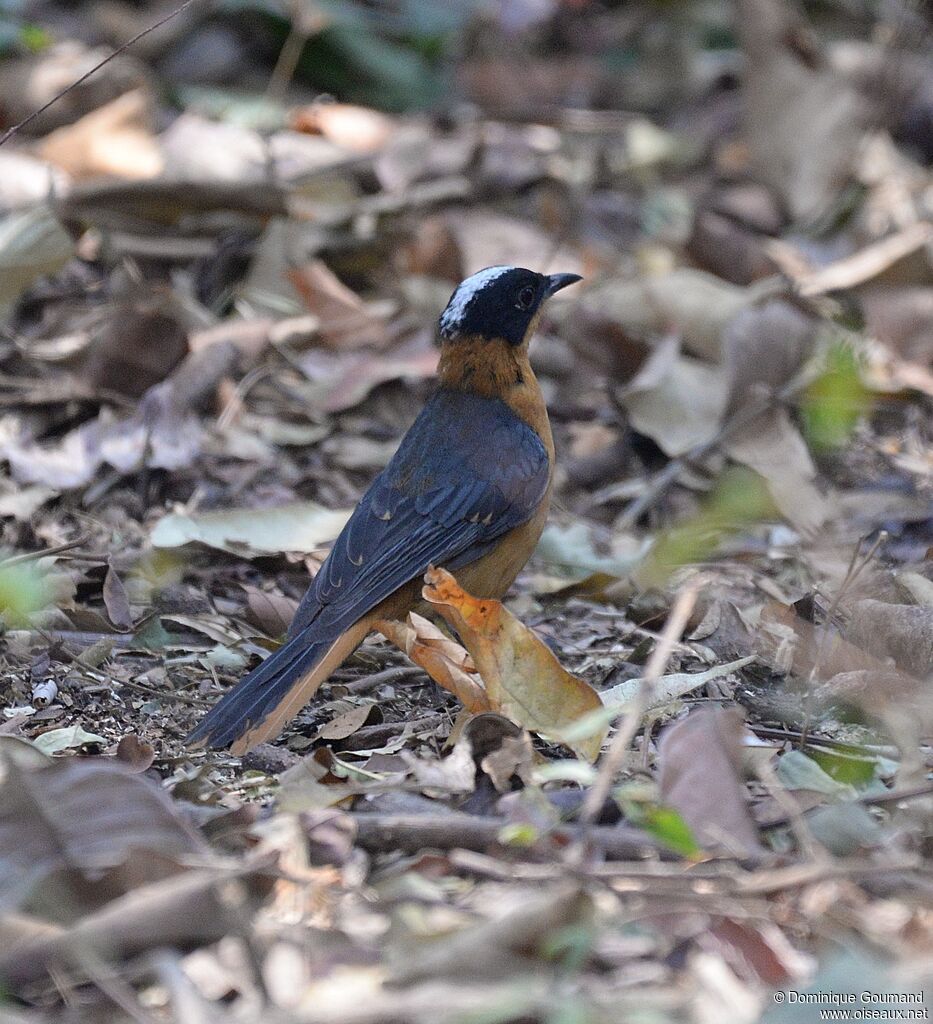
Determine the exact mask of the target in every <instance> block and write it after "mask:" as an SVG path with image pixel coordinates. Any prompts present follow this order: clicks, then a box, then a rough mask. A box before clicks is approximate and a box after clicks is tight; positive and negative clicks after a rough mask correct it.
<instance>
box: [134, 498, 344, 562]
mask: <svg viewBox="0 0 933 1024" xmlns="http://www.w3.org/2000/svg"><path fill="white" fill-rule="evenodd" d="M349 516H350V513H349V512H348V511H343V510H334V509H326V508H323V507H322V506H320V505H317V504H315V503H314V502H311V501H309V502H303V503H298V504H293V505H283V506H281V507H279V508H265V509H230V510H229V511H224V512H203V513H195V514H193V515H186V514H184V513H182V512H176V513H171V514H170V515H167V516H165V517H163V518H162V519H160V520H159V522H158V523H156V526H155V529H154V530H153V531H152V543H153V545H154V546H155V547H157V548H175V547H180V546H181V545H183V544H193V543H198V544H207V545H208V546H209V547H213V548H219V549H220V550H221V551H227V552H229V553H230V554H232V555H239V556H240V557H242V558H258V557H260V556H262V555H268V554H281V553H282V552H285V551H296V552H301V553H303V554H310V553H311V552H313V551H317V550H319V549H320V548H321V547H322V546H323V545H324V544H327V543H328V542H330V541H332V540H333V539H334V538H335V537H336V536H337V534H338V533H339V532H340V530H341V529H342V528H343V524H344V523H345V522H346V521H347V519H348V518H349Z"/></svg>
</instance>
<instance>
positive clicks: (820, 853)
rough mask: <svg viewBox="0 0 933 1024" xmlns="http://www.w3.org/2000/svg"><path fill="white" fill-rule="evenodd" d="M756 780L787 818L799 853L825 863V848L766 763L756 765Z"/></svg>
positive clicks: (827, 857)
mask: <svg viewBox="0 0 933 1024" xmlns="http://www.w3.org/2000/svg"><path fill="white" fill-rule="evenodd" d="M757 774H758V778H759V779H760V780H761V781H762V783H763V784H764V787H765V789H766V790H767V791H768V795H769V796H770V797H771V798H772V799H773V800H774V801H775V802H776V803H777V805H778V807H780V808H781V810H782V811H783V812H784V814H785V815H786V816H787V820H788V822H789V823H790V827H791V829H793V832H794V835H795V836H796V838H797V845H798V846H799V847H800V852H801V853H802V854H803V855H804V856H805V857H806V858H807V860H809V861H825V860H828V859H829V854H828V852H827V851H826V848H825V847H824V846H822V845H821V844H820V843H819V842H817V840H816V839H815V838H814V835H813V833H812V832H811V831H810V826H809V825H808V824H807V822H806V820H805V819H804V816H803V813H802V811H801V810H800V808H799V807H798V805H797V802H796V801H795V800H794V798H793V797H792V796H791V795H790V793H788V792H787V790H786V789H785V788H784V787H783V786H782V785H781V783H780V780H779V779H778V777H777V773H776V772H775V770H774V769H773V768H772V767H771V765H770V764H768V763H762V764H759V765H758V770H757Z"/></svg>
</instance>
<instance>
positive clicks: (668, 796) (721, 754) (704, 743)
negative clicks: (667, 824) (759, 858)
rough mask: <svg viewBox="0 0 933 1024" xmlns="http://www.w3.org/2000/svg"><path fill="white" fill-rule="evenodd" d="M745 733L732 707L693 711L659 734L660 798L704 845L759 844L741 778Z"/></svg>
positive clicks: (745, 849)
mask: <svg viewBox="0 0 933 1024" xmlns="http://www.w3.org/2000/svg"><path fill="white" fill-rule="evenodd" d="M744 735H745V720H744V719H743V717H742V713H741V712H740V711H739V710H738V709H737V708H725V709H724V708H703V709H701V710H699V711H694V712H693V713H692V714H690V715H688V716H687V717H686V718H683V719H681V720H680V721H679V722H676V723H675V724H674V725H672V726H669V727H668V728H667V729H665V730H664V732H663V733H662V734H661V739H660V743H659V746H658V761H659V766H660V769H659V770H660V776H659V784H660V787H661V798H662V800H663V801H664V803H665V804H669V805H670V806H671V807H673V808H674V809H675V810H676V811H678V812H679V813H680V815H681V817H682V818H683V819H684V821H686V823H687V824H688V825H689V826H690V828H691V829H692V830H693V834H694V837H695V838H696V840H697V842H698V843H699V844H700V846H701V847H703V848H704V849H707V850H711V849H725V850H728V851H730V852H732V853H738V854H748V853H754V852H757V851H758V850H760V848H761V847H760V844H759V841H758V831H757V829H756V828H755V823H754V821H753V820H752V816H751V813H750V811H749V807H748V798H747V794H746V792H745V786H744V785H743V784H742V762H743V747H742V740H743V737H744Z"/></svg>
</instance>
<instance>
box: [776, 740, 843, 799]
mask: <svg viewBox="0 0 933 1024" xmlns="http://www.w3.org/2000/svg"><path fill="white" fill-rule="evenodd" d="M777 777H778V779H780V781H781V783H782V784H783V785H784V786H785V787H786V788H787V789H791V790H794V789H806V790H811V791H812V792H814V793H823V794H824V795H825V796H832V797H846V798H851V797H854V796H855V795H856V794H855V790H854V789H853V788H852V786H848V785H845V784H844V783H841V782H837V781H836V780H835V779H834V778H833V777H832V776H831V775H829V774H828V773H827V772H824V771H823V769H822V768H821V767H820V766H819V765H818V764H817V763H816V761H814V760H813V758H812V757H807V755H806V754H805V753H803V751H802V750H788V751H787V753H786V754H784V755H783V757H781V758H780V760H779V761H778V765H777Z"/></svg>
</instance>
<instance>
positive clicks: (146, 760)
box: [117, 732, 155, 773]
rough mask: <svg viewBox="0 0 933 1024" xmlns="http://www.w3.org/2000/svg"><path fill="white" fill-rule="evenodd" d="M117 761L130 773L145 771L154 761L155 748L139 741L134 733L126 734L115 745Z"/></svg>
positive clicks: (141, 740)
mask: <svg viewBox="0 0 933 1024" xmlns="http://www.w3.org/2000/svg"><path fill="white" fill-rule="evenodd" d="M117 760H118V761H120V762H121V763H122V764H125V765H126V767H127V768H129V769H130V771H131V772H135V773H139V772H144V771H147V770H148V769H149V768H151V767H152V762H153V761H154V760H155V747H154V746H153V745H152V744H151V743H147V742H146V741H145V740H143V739H140V738H139V736H137V735H136V733H135V732H130V733H127V734H126V736H122V737H121V738H120V742H119V743H118V744H117Z"/></svg>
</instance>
